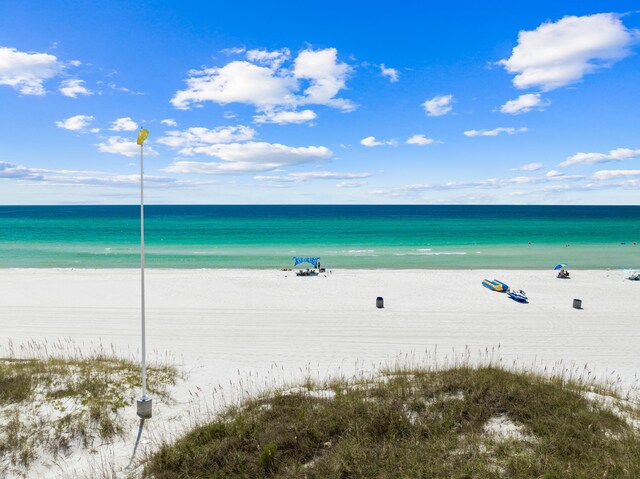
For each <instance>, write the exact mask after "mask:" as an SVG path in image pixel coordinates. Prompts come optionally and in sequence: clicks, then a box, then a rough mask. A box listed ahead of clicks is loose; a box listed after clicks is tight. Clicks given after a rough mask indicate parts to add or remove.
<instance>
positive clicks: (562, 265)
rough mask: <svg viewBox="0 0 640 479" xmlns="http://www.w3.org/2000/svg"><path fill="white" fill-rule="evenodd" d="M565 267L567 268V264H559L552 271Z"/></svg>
mask: <svg viewBox="0 0 640 479" xmlns="http://www.w3.org/2000/svg"><path fill="white" fill-rule="evenodd" d="M566 267H567V263H559V264H557V265H556V267H555V268H553V269H554V270H556V269H562V268H566Z"/></svg>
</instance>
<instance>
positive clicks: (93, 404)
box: [0, 352, 178, 477]
mask: <svg viewBox="0 0 640 479" xmlns="http://www.w3.org/2000/svg"><path fill="white" fill-rule="evenodd" d="M177 379H178V372H177V370H176V369H175V368H174V367H173V366H169V365H161V366H151V367H149V368H148V385H149V390H150V391H151V392H152V394H153V395H154V396H155V397H158V398H160V399H163V400H165V401H166V400H169V397H168V392H167V389H168V386H169V385H172V384H175V382H176V381H177ZM139 384H140V366H139V364H137V363H134V362H132V361H129V360H124V359H120V358H118V357H116V356H115V355H114V354H106V353H104V352H100V353H96V354H93V355H89V356H82V355H78V354H76V355H75V357H74V358H73V359H62V358H60V357H42V358H39V359H16V358H15V357H10V358H6V359H0V476H2V477H4V476H5V475H6V474H7V473H9V472H12V473H20V471H22V472H24V471H26V470H28V468H29V466H30V465H31V464H32V462H33V460H34V459H35V458H37V457H40V456H43V455H49V456H53V457H56V456H58V455H59V454H64V453H66V452H68V451H70V450H71V449H72V448H73V447H74V446H79V447H82V448H85V449H91V448H92V447H93V446H94V445H97V444H100V443H104V442H105V441H109V440H112V439H113V438H115V437H117V436H119V435H121V434H123V433H124V432H125V431H124V424H125V421H124V419H123V417H122V415H119V414H118V411H119V410H121V409H122V408H124V407H129V406H130V407H132V408H133V405H134V403H135V395H136V392H137V390H138V388H139Z"/></svg>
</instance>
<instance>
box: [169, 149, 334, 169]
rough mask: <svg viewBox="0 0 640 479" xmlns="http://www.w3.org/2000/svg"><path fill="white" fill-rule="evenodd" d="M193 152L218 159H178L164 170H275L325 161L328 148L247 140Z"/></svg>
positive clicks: (327, 157) (329, 156)
mask: <svg viewBox="0 0 640 479" xmlns="http://www.w3.org/2000/svg"><path fill="white" fill-rule="evenodd" d="M192 152H193V153H194V154H202V155H208V156H213V157H216V158H218V159H220V160H222V161H220V162H199V161H183V160H179V161H176V162H174V163H172V164H171V165H169V166H168V167H167V168H165V171H169V172H174V173H205V174H224V173H230V174H234V173H258V172H264V171H272V170H275V169H279V168H283V167H287V166H291V165H299V164H303V163H310V162H314V161H320V160H327V159H329V158H331V156H332V154H333V153H332V151H331V150H330V149H329V148H326V147H324V146H306V147H292V146H287V145H281V144H278V143H265V142H253V141H250V142H247V143H220V144H215V145H208V146H200V147H194V148H192Z"/></svg>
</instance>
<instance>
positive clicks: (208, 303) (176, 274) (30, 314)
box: [0, 269, 640, 477]
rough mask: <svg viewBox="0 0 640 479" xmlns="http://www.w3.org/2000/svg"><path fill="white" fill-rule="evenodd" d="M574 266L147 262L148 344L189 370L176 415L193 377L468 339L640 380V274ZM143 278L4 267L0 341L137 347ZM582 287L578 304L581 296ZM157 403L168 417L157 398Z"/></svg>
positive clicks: (403, 351) (317, 367)
mask: <svg viewBox="0 0 640 479" xmlns="http://www.w3.org/2000/svg"><path fill="white" fill-rule="evenodd" d="M571 276H572V278H571V279H570V280H560V279H556V277H555V272H554V271H523V270H517V271H516V270H509V271H484V270H334V271H333V272H331V273H327V274H326V275H320V276H318V277H296V276H295V274H294V272H284V271H273V270H148V271H147V308H148V309H147V332H148V338H147V345H148V346H147V347H148V351H150V354H149V356H150V359H151V360H153V359H154V357H162V356H164V355H166V354H167V353H169V354H170V355H173V356H175V361H176V363H177V364H178V365H183V366H184V368H185V370H186V371H187V372H188V374H189V377H188V379H187V382H186V384H184V385H182V386H181V388H180V390H179V391H177V392H176V397H177V399H178V400H179V404H178V405H177V406H174V407H173V408H172V415H175V416H176V417H177V418H179V417H180V414H181V413H183V412H184V411H186V410H188V409H189V408H190V407H191V406H189V404H188V400H189V397H190V395H189V392H190V391H194V390H196V387H197V388H200V389H198V391H200V394H201V395H202V396H204V397H208V395H210V394H211V392H212V391H213V390H214V388H217V389H218V390H222V391H223V392H224V391H225V390H228V391H229V394H231V391H232V390H233V389H234V388H237V387H238V381H240V380H242V378H247V377H252V378H255V379H254V381H255V383H256V385H257V386H259V385H260V384H259V383H260V382H261V381H262V380H263V379H264V381H265V383H266V384H273V385H278V383H281V384H283V383H285V382H288V381H290V380H293V379H296V378H300V377H302V376H304V375H305V374H307V373H310V374H312V375H313V376H316V377H321V378H322V377H326V376H329V375H331V374H336V373H340V374H351V373H353V372H355V371H356V369H362V368H364V369H373V368H375V366H376V365H380V364H382V365H384V364H389V363H391V362H393V361H394V360H395V359H397V358H400V359H401V360H403V358H405V359H407V358H408V360H412V361H414V362H419V361H421V360H423V359H424V358H426V357H427V353H425V351H429V353H428V354H429V355H430V357H431V358H433V355H434V354H435V351H436V349H437V355H438V356H439V357H440V358H441V360H444V359H443V358H444V357H448V358H452V357H453V356H454V355H456V354H462V353H463V351H464V350H465V347H468V348H469V349H470V351H471V352H472V355H478V356H480V355H482V351H485V350H489V351H491V350H492V349H493V351H494V354H496V355H499V356H500V357H501V358H502V359H503V361H504V362H505V363H506V364H511V363H512V362H513V361H517V362H518V363H519V364H523V365H525V366H526V365H532V364H534V363H536V364H538V365H539V367H540V368H544V366H547V367H549V368H553V367H554V365H555V366H556V367H557V366H558V365H560V367H574V368H583V367H584V366H585V365H587V367H588V368H589V370H591V371H593V372H594V374H596V375H598V376H600V377H609V378H612V377H613V378H617V377H619V379H620V382H621V384H623V385H625V386H628V387H631V386H633V385H634V384H636V385H637V374H638V372H639V371H640V362H639V361H638V357H639V355H638V344H640V321H639V320H638V311H639V310H640V295H639V294H638V293H639V289H638V288H640V283H638V282H632V281H627V280H625V279H624V276H623V273H622V272H621V271H619V270H612V271H602V270H597V271H584V270H575V271H573V270H572V271H571ZM484 278H489V279H493V278H497V279H499V280H502V281H504V282H506V283H507V284H508V285H510V286H511V287H512V288H515V289H523V290H525V291H526V292H527V294H528V296H529V299H530V303H529V304H520V303H517V302H515V301H513V300H511V299H509V298H507V297H506V295H505V294H501V293H495V292H492V291H489V290H488V289H486V288H484V287H482V285H481V282H482V280H483V279H484ZM139 281H140V280H139V271H137V270H132V269H129V270H120V269H113V270H111V269H106V270H71V269H4V270H0V292H1V293H0V329H1V331H2V340H3V342H4V343H6V342H8V341H9V340H11V341H12V342H13V344H14V347H15V349H16V350H17V349H19V346H20V345H21V344H25V343H27V342H28V341H31V340H36V341H42V340H45V339H46V340H48V341H53V340H55V339H57V338H71V339H72V340H74V341H75V342H76V343H77V344H79V345H83V347H86V348H91V347H94V346H95V345H96V344H98V343H102V344H103V345H107V346H111V345H113V347H114V348H115V349H116V350H118V351H119V352H121V353H122V354H124V355H136V357H138V356H137V355H138V350H139V344H140V320H139V317H140V316H139V315H140V313H139V302H140V297H139V292H140V285H139ZM377 296H382V297H384V304H385V307H384V309H377V308H376V304H375V303H376V297H377ZM574 298H579V299H582V301H583V309H581V310H577V309H573V308H572V300H573V299H574ZM498 346H499V351H498ZM454 350H455V351H456V352H455V353H453V351H454ZM274 382H275V384H274ZM245 386H246V385H245ZM245 386H243V385H241V386H240V387H241V388H243V387H245ZM181 408H182V409H181ZM131 414H132V416H133V417H135V412H134V411H131ZM156 414H157V417H158V418H161V417H162V414H163V413H162V410H161V407H156ZM154 419H155V418H154ZM156 420H157V421H160V419H156ZM152 421H153V420H152ZM132 437H133V432H132ZM126 452H127V451H126V448H125V449H123V450H122V451H121V455H122V456H125V457H127V456H126ZM129 452H130V451H129ZM40 473H42V470H41V471H40ZM34 477H35V476H34ZM51 477H58V476H55V475H54V476H51Z"/></svg>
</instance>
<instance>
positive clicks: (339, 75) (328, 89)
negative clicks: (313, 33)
mask: <svg viewBox="0 0 640 479" xmlns="http://www.w3.org/2000/svg"><path fill="white" fill-rule="evenodd" d="M350 73H351V67H350V66H349V65H347V64H346V63H342V62H340V61H338V50H336V49H335V48H325V49H324V50H304V51H302V52H300V53H299V54H298V56H297V57H296V59H295V62H294V68H293V74H294V76H295V77H296V78H298V79H302V80H308V81H309V86H308V87H307V88H306V89H305V90H304V96H303V97H302V98H300V99H299V102H300V104H303V105H313V104H317V105H328V106H332V107H334V108H338V109H340V110H344V111H351V110H353V109H354V108H355V105H354V104H353V103H352V102H351V101H349V100H345V99H343V98H335V96H336V95H337V94H338V93H339V92H340V90H342V89H343V88H345V86H346V81H347V78H348V76H349V74H350Z"/></svg>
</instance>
